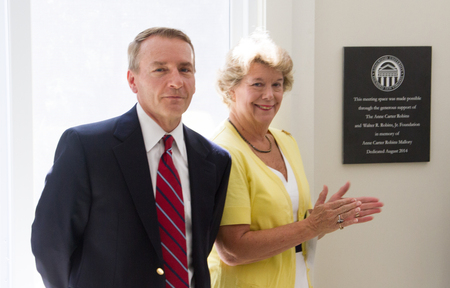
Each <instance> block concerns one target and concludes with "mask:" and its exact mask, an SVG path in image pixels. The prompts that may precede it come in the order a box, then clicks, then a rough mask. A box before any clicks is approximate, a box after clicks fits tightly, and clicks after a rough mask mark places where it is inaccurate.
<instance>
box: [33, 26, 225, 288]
mask: <svg viewBox="0 0 450 288" xmlns="http://www.w3.org/2000/svg"><path fill="white" fill-rule="evenodd" d="M128 54H129V71H128V75H127V78H128V83H129V86H130V88H131V90H132V91H133V92H134V93H136V94H137V100H138V103H137V105H136V106H135V107H133V108H132V109H131V110H130V111H128V112H127V113H125V114H124V115H122V116H120V117H117V118H113V119H109V120H106V121H103V122H99V123H94V124H88V125H83V126H79V127H75V128H71V129H68V130H67V131H66V132H65V133H64V134H63V136H62V137H61V140H60V142H59V144H58V148H57V150H56V154H55V160H54V165H53V167H52V170H51V171H50V173H49V174H48V175H47V178H46V184H45V188H44V191H43V193H42V196H41V199H40V201H39V203H38V206H37V208H36V218H35V221H34V223H33V231H32V239H31V242H32V248H33V253H34V255H35V257H36V265H37V269H38V271H39V272H40V273H41V275H42V278H43V281H44V283H45V286H46V287H58V288H67V287H77V288H87V287H92V288H102V287H105V288H113V287H118V288H119V287H120V288H133V287H136V288H145V287H161V288H162V287H177V288H178V287H194V286H195V287H197V288H198V287H210V278H209V271H208V267H207V261H206V259H207V257H208V254H209V252H210V250H211V248H212V245H213V243H214V240H215V238H216V235H217V231H218V228H219V224H220V220H221V215H222V211H223V206H224V202H225V193H226V189H227V185H228V177H229V172H230V167H231V160H230V156H229V154H228V153H227V152H226V151H224V150H223V149H221V148H219V147H218V146H216V145H215V144H213V143H212V142H210V141H208V140H206V139H204V138H203V137H202V136H200V135H199V134H197V133H196V132H194V131H192V130H190V129H189V128H187V127H186V126H184V125H183V124H182V123H181V116H182V114H183V113H184V112H185V111H186V109H187V108H188V106H189V104H190V101H191V99H192V95H193V94H194V92H195V77H194V72H195V63H194V49H193V46H192V44H191V41H190V40H189V38H188V36H186V35H185V34H184V33H182V32H181V31H178V30H175V29H170V28H151V29H148V30H145V31H143V32H141V33H140V34H139V35H138V36H137V37H136V38H135V40H134V41H133V42H132V43H130V46H129V49H128ZM167 135H170V136H167ZM172 140H173V144H172V143H171V141H172ZM169 142H170V144H168V143H169ZM165 145H166V146H165ZM167 145H169V146H167ZM161 155H163V156H161ZM164 167H166V168H164ZM163 169H166V170H163ZM166 173H169V174H170V175H168V174H166ZM169 177H172V178H171V179H169ZM175 186H176V187H175ZM169 192H170V193H171V195H170V196H168V195H166V194H167V193H169ZM166 196H167V197H166ZM164 197H165V198H164ZM170 197H171V198H172V199H168V198H170ZM161 201H165V202H161ZM164 205H165V206H164ZM167 207H168V208H167ZM167 209H168V210H170V211H168V210H167ZM179 209H181V210H179ZM170 213H172V214H173V215H175V216H174V217H175V218H177V219H175V218H174V217H172V216H173V215H172V216H171V214H170ZM174 213H175V214H174ZM179 223H182V224H181V225H179ZM166 225H172V226H171V228H167V226H166ZM166 229H167V230H166ZM170 229H172V230H170ZM174 231H175V232H174ZM174 233H175V234H177V235H175V234H174ZM177 237H178V238H177ZM179 239H181V241H180V240H179ZM167 241H169V242H170V243H169V242H167ZM175 250H177V251H175ZM177 253H180V254H177ZM169 258H170V259H169ZM175 266H177V267H175Z"/></svg>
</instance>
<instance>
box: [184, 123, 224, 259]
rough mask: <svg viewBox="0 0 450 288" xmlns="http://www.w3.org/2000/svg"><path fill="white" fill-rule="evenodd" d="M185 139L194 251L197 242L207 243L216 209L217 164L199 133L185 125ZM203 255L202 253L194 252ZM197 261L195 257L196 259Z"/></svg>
mask: <svg viewBox="0 0 450 288" xmlns="http://www.w3.org/2000/svg"><path fill="white" fill-rule="evenodd" d="M184 139H185V142H186V150H187V154H188V163H189V164H188V165H189V182H190V189H191V213H192V233H193V249H194V253H195V250H196V249H197V247H196V246H197V244H200V243H205V242H204V241H205V240H206V237H208V235H207V231H206V229H207V228H208V227H209V223H210V220H211V219H209V217H210V216H212V212H213V210H214V197H215V193H214V191H215V189H216V188H215V187H216V186H217V184H216V178H215V175H216V166H215V164H214V163H212V162H210V161H209V160H208V159H207V157H208V154H209V153H210V151H209V149H208V148H207V147H205V145H204V144H203V143H202V142H201V140H200V139H201V138H200V136H199V135H197V133H195V132H193V131H192V130H190V129H189V128H187V127H186V126H184ZM194 255H201V254H194ZM194 262H195V259H194Z"/></svg>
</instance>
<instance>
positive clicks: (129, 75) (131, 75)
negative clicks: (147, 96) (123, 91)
mask: <svg viewBox="0 0 450 288" xmlns="http://www.w3.org/2000/svg"><path fill="white" fill-rule="evenodd" d="M127 80H128V85H129V86H130V89H131V91H133V92H134V93H137V92H138V89H137V85H136V77H135V72H133V71H131V70H128V72H127Z"/></svg>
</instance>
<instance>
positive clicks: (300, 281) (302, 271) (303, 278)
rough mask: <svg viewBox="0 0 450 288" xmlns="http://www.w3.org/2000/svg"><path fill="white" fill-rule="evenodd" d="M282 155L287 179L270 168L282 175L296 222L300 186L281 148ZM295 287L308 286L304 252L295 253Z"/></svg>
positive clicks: (306, 287) (304, 287)
mask: <svg viewBox="0 0 450 288" xmlns="http://www.w3.org/2000/svg"><path fill="white" fill-rule="evenodd" d="M280 153H281V156H282V157H283V161H284V164H285V165H286V170H287V180H286V179H285V178H284V176H283V174H282V173H281V172H279V171H278V170H275V169H273V168H271V167H269V166H267V167H269V168H270V170H272V172H273V173H275V175H277V176H278V177H280V179H281V181H282V182H283V184H284V187H286V190H287V192H288V194H289V196H290V197H291V202H292V210H293V212H294V222H297V221H298V217H297V214H298V213H297V212H298V197H299V195H298V187H297V180H295V175H294V171H292V167H291V165H289V161H286V160H285V158H284V154H283V152H282V151H281V150H280ZM295 260H296V262H295V286H294V287H295V288H308V287H309V286H308V278H307V275H306V265H305V259H304V257H303V253H300V252H299V253H296V254H295Z"/></svg>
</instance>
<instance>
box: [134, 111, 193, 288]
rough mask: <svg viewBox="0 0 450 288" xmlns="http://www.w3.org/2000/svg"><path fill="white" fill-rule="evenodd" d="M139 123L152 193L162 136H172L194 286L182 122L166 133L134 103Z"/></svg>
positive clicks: (190, 273) (185, 153) (187, 173)
mask: <svg viewBox="0 0 450 288" xmlns="http://www.w3.org/2000/svg"><path fill="white" fill-rule="evenodd" d="M136 110H137V115H138V118H139V123H140V124H141V129H142V136H143V137H144V144H145V150H146V151H147V159H148V166H149V168H150V177H151V179H152V186H153V187H152V188H153V193H154V195H156V175H157V172H158V165H159V160H160V158H161V155H162V154H163V153H164V141H163V140H162V137H163V136H164V135H165V134H170V135H172V136H173V138H174V141H173V143H174V144H172V159H173V163H174V165H175V168H176V169H177V171H178V175H179V176H180V181H181V187H182V191H183V200H184V220H185V222H186V248H187V251H186V252H187V261H188V270H189V279H190V281H189V282H190V287H194V283H193V279H192V276H193V275H194V266H193V259H192V217H191V215H192V214H191V190H190V185H189V169H188V159H187V151H186V144H185V143H184V133H183V124H182V122H181V121H180V124H179V125H178V126H177V127H176V128H175V129H174V130H173V131H171V132H170V133H166V132H165V131H164V130H163V129H162V128H161V127H160V126H159V125H158V124H157V123H156V122H155V121H154V120H153V119H152V118H150V116H148V115H147V113H145V111H144V109H142V107H141V105H140V104H139V103H138V104H137V105H136Z"/></svg>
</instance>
